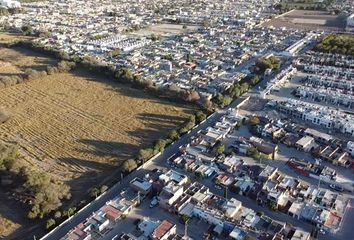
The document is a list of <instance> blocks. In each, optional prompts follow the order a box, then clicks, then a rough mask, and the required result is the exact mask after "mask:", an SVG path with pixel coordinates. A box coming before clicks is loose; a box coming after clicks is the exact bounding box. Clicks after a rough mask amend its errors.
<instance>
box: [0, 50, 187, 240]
mask: <svg viewBox="0 0 354 240" xmlns="http://www.w3.org/2000/svg"><path fill="white" fill-rule="evenodd" d="M29 53H30V52H28V51H23V52H21V51H20V50H16V49H15V50H12V49H0V60H2V61H3V62H5V63H6V64H10V66H11V67H12V68H13V69H15V70H14V72H16V71H18V72H21V71H23V69H24V68H26V67H33V66H37V67H41V66H44V65H45V64H47V63H48V61H49V62H51V61H54V60H52V59H48V58H42V56H33V54H31V53H30V54H29ZM4 54H7V55H4ZM43 62H45V63H43ZM31 63H32V65H31ZM42 64H43V65H42ZM1 69H2V68H1V65H0V75H1V74H3V73H2V72H1ZM9 69H10V68H7V69H5V70H2V71H3V72H7V73H10V70H9ZM0 107H3V108H4V109H6V111H7V112H9V113H10V115H11V119H10V120H8V121H7V122H5V123H3V124H0V141H5V142H15V143H17V144H18V145H19V147H20V152H21V153H22V155H23V157H22V160H21V161H25V162H26V164H27V165H30V166H33V167H35V168H38V169H40V170H42V171H46V172H48V173H50V174H51V175H52V176H54V177H57V178H58V179H61V180H64V181H66V182H67V183H68V184H69V185H70V186H71V188H72V194H73V201H76V202H77V201H79V200H81V199H82V197H83V196H84V195H85V193H88V192H89V191H90V188H91V187H92V186H99V185H100V184H102V183H103V182H106V181H107V179H112V178H113V177H117V176H116V173H117V170H119V166H120V165H121V164H122V163H123V161H125V160H127V159H130V158H134V157H135V156H136V155H137V153H138V152H139V150H140V149H141V148H142V147H147V146H150V145H152V143H153V142H154V141H156V140H157V139H159V138H164V137H165V136H166V135H167V134H168V132H169V131H170V130H172V129H174V128H176V127H177V126H180V125H182V123H183V122H184V121H185V120H186V118H187V117H188V115H189V114H191V113H192V111H193V109H192V107H188V106H187V107H186V106H185V105H180V104H176V103H172V102H169V101H167V100H162V99H159V98H156V97H152V96H151V95H149V94H148V93H145V92H144V91H142V90H136V89H132V88H130V87H128V86H126V85H121V84H118V83H115V82H113V81H111V80H107V79H106V78H104V77H97V76H92V75H91V74H89V73H88V72H86V71H84V70H75V71H74V72H72V73H59V74H55V75H51V76H46V77H43V78H42V79H37V80H33V81H30V82H25V83H21V84H18V85H15V86H11V87H7V88H3V89H0ZM0 193H1V191H0ZM1 194H5V193H1ZM13 201H14V200H10V199H8V198H1V197H0V224H1V223H2V222H4V221H6V222H7V223H6V224H7V225H8V226H10V223H11V226H12V227H8V228H6V229H7V230H6V231H0V235H1V234H4V235H6V236H7V235H8V234H10V233H11V232H13V231H15V230H16V229H17V228H18V227H19V226H21V225H22V226H21V227H20V229H19V230H16V233H15V234H12V235H11V237H10V239H16V238H17V237H18V236H19V234H22V236H23V233H24V232H25V231H26V229H30V228H33V223H29V222H28V221H27V220H26V219H25V212H26V211H25V210H24V209H23V208H22V209H21V208H19V207H18V206H17V205H16V204H14V202H13ZM8 212H13V213H14V214H13V215H11V216H10V215H6V214H5V213H8ZM19 214H22V216H23V219H22V220H21V219H19V217H18V216H19ZM4 224H5V222H4ZM0 230H1V229H0ZM14 236H15V237H14Z"/></svg>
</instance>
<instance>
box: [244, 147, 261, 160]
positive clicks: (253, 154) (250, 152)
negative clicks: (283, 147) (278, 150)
mask: <svg viewBox="0 0 354 240" xmlns="http://www.w3.org/2000/svg"><path fill="white" fill-rule="evenodd" d="M247 155H248V156H251V157H253V158H255V159H259V158H260V157H261V154H260V152H259V151H258V150H257V148H255V147H251V148H249V149H248V151H247Z"/></svg>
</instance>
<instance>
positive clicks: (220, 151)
mask: <svg viewBox="0 0 354 240" xmlns="http://www.w3.org/2000/svg"><path fill="white" fill-rule="evenodd" d="M216 152H217V153H218V154H219V155H221V154H223V153H224V152H225V145H224V144H222V143H221V144H219V145H218V146H217V148H216Z"/></svg>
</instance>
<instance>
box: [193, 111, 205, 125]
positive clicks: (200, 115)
mask: <svg viewBox="0 0 354 240" xmlns="http://www.w3.org/2000/svg"><path fill="white" fill-rule="evenodd" d="M205 119H206V115H205V113H203V112H202V111H198V112H196V113H195V120H196V122H198V123H200V122H202V121H204V120H205Z"/></svg>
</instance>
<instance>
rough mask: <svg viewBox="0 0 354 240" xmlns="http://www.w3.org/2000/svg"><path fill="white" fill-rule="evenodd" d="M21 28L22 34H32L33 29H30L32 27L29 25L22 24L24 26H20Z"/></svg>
mask: <svg viewBox="0 0 354 240" xmlns="http://www.w3.org/2000/svg"><path fill="white" fill-rule="evenodd" d="M21 30H22V32H23V34H24V35H27V36H29V35H32V34H33V29H32V27H31V26H29V25H24V26H22V27H21Z"/></svg>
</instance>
